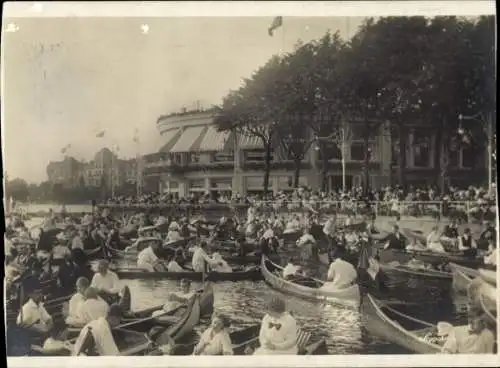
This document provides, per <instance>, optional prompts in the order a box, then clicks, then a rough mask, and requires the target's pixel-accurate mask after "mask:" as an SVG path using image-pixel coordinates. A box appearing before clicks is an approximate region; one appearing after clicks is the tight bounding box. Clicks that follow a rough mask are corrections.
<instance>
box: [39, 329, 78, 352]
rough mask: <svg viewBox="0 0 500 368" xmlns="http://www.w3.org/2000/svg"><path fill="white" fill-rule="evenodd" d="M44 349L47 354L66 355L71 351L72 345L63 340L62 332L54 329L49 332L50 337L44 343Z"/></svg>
mask: <svg viewBox="0 0 500 368" xmlns="http://www.w3.org/2000/svg"><path fill="white" fill-rule="evenodd" d="M42 349H43V352H44V353H45V354H50V355H59V354H61V355H65V354H64V353H65V352H67V351H68V350H71V344H70V343H69V342H67V341H65V340H64V339H62V338H61V331H59V330H57V329H55V328H53V329H52V330H51V331H50V332H49V337H48V338H47V339H46V340H45V341H44V343H43V345H42Z"/></svg>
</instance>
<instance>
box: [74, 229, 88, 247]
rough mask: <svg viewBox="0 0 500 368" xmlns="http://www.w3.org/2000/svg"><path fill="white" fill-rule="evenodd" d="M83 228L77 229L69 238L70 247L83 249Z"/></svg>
mask: <svg viewBox="0 0 500 368" xmlns="http://www.w3.org/2000/svg"><path fill="white" fill-rule="evenodd" d="M84 238H85V230H83V229H79V230H78V234H77V235H76V236H75V237H74V238H73V239H72V240H71V249H83V239H84Z"/></svg>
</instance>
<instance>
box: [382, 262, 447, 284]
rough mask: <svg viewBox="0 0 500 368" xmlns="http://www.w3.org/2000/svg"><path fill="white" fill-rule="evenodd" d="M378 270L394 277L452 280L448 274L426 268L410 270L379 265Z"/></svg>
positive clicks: (395, 266)
mask: <svg viewBox="0 0 500 368" xmlns="http://www.w3.org/2000/svg"><path fill="white" fill-rule="evenodd" d="M380 268H381V269H382V270H383V271H384V272H386V273H389V274H393V275H396V276H406V277H417V278H425V279H435V280H450V281H451V280H452V274H451V273H450V272H443V271H438V270H433V269H427V268H412V267H408V266H406V265H400V264H397V265H393V264H380Z"/></svg>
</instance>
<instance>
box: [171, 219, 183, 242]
mask: <svg viewBox="0 0 500 368" xmlns="http://www.w3.org/2000/svg"><path fill="white" fill-rule="evenodd" d="M179 230H180V226H179V224H178V223H177V222H175V221H174V222H172V223H171V224H170V226H169V227H168V234H167V243H172V242H176V241H179V240H182V239H184V238H183V237H182V236H181V234H180V232H179Z"/></svg>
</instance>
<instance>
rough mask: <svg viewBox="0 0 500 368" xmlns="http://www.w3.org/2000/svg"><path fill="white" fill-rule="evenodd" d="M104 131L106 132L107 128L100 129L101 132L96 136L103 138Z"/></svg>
mask: <svg viewBox="0 0 500 368" xmlns="http://www.w3.org/2000/svg"><path fill="white" fill-rule="evenodd" d="M104 133H106V131H105V130H101V131H100V132H99V133H97V134H96V135H95V136H96V137H97V138H102V137H104Z"/></svg>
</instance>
